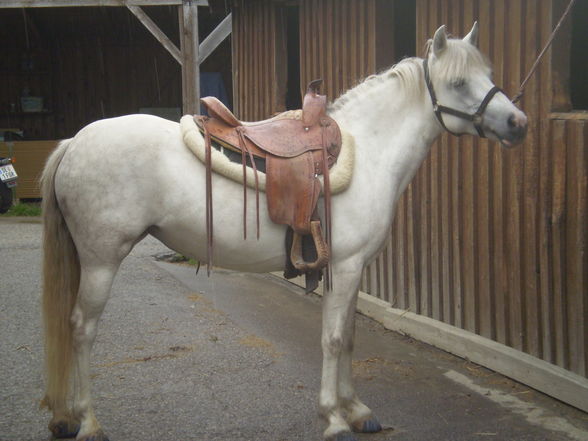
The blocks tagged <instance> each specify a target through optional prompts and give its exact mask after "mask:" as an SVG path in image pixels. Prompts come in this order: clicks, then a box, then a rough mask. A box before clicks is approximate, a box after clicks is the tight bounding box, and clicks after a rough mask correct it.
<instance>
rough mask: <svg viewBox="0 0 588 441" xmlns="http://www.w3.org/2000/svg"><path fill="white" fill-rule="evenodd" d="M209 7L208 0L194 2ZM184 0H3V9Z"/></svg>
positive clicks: (163, 3)
mask: <svg viewBox="0 0 588 441" xmlns="http://www.w3.org/2000/svg"><path fill="white" fill-rule="evenodd" d="M194 3H195V5H196V6H208V0H194ZM181 4H182V0H2V1H0V9H1V8H64V7H74V6H75V7H79V6H129V5H130V6H174V5H175V6H179V5H181Z"/></svg>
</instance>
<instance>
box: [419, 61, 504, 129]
mask: <svg viewBox="0 0 588 441" xmlns="http://www.w3.org/2000/svg"><path fill="white" fill-rule="evenodd" d="M428 61H429V60H428V58H425V59H424V60H423V69H424V71H425V84H426V85H427V89H428V90H429V95H430V96H431V103H432V104H433V111H434V112H435V116H436V117H437V119H438V120H439V122H440V123H441V126H442V127H443V128H444V129H445V130H447V131H448V132H449V133H451V134H453V135H456V136H461V135H463V133H455V132H453V131H451V130H449V129H448V128H447V126H446V125H445V123H444V122H443V115H442V114H443V113H448V114H449V115H453V116H457V117H458V118H461V119H465V120H466V121H471V122H472V123H473V124H474V127H475V128H476V131H477V132H478V135H480V137H481V138H486V134H485V133H484V129H482V121H483V120H484V116H483V115H484V112H485V111H486V107H488V104H489V103H490V101H491V100H492V98H494V95H496V94H497V93H498V92H502V89H501V88H500V87H498V86H494V87H492V89H490V90H489V91H488V93H487V94H486V96H485V97H484V99H483V100H482V102H481V103H480V106H479V107H478V110H476V112H475V113H465V112H462V111H461V110H457V109H453V108H451V107H446V106H443V105H441V104H439V101H437V95H435V90H434V89H433V83H432V82H431V76H430V75H429V63H428Z"/></svg>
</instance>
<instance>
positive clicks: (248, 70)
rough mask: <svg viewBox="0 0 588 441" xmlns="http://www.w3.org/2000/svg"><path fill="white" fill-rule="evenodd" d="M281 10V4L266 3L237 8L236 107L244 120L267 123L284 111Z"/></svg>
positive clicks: (239, 4) (248, 3)
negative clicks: (280, 77) (281, 97)
mask: <svg viewBox="0 0 588 441" xmlns="http://www.w3.org/2000/svg"><path fill="white" fill-rule="evenodd" d="M278 10H279V6H278V4H276V3H273V2H268V1H262V0H249V1H245V0H238V1H235V3H234V5H233V66H234V68H233V89H234V90H235V95H234V101H233V104H234V110H235V114H236V115H237V116H238V117H239V118H241V119H243V120H248V121H254V120H259V119H265V118H268V117H270V116H271V115H272V114H273V113H275V112H278V111H281V110H284V104H283V103H280V102H278V101H279V100H278V88H277V85H276V81H277V77H278V76H277V74H276V69H279V66H278V65H277V64H276V52H277V49H276V48H277V47H278V46H279V45H281V44H282V45H283V42H282V41H281V39H278V35H277V25H276V20H277V15H278ZM279 50H280V51H284V50H285V49H284V47H283V46H280V49H279Z"/></svg>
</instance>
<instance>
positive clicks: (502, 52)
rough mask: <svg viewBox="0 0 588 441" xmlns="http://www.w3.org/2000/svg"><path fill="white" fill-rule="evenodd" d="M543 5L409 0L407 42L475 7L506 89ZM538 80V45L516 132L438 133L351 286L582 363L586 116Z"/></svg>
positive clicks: (454, 24)
mask: <svg viewBox="0 0 588 441" xmlns="http://www.w3.org/2000/svg"><path fill="white" fill-rule="evenodd" d="M551 7H552V3H551V1H545V0H543V1H542V0H534V1H532V0H508V1H507V0H496V1H493V2H486V1H481V0H480V1H466V0H435V1H432V0H418V1H417V45H418V47H419V48H422V47H424V44H425V41H426V40H425V38H426V37H430V36H432V35H433V33H434V31H435V30H436V29H437V27H438V26H439V25H441V24H447V25H448V29H449V31H450V32H452V33H454V34H455V35H465V33H467V32H468V31H469V29H470V27H471V25H472V23H473V21H474V20H478V21H479V22H480V25H481V26H480V32H481V33H480V46H481V50H482V51H483V52H485V53H486V54H488V56H489V57H490V59H491V60H492V61H493V63H494V67H495V70H494V76H495V78H494V79H495V82H496V83H497V84H498V85H500V86H501V87H503V88H504V89H505V90H506V91H507V93H509V94H510V95H511V96H512V95H514V94H515V93H516V91H517V89H518V86H519V84H520V82H521V80H522V79H523V77H524V76H525V74H526V72H527V71H528V70H529V68H530V67H531V65H532V63H533V62H534V60H535V57H536V54H538V52H539V51H540V49H541V47H542V46H543V44H544V43H545V41H546V40H547V38H548V37H549V34H550V31H551V28H552V26H553V25H552V17H551V15H552V14H551ZM555 20H557V18H556V19H555ZM551 80H552V78H551V68H550V63H549V59H548V58H547V59H546V60H545V61H544V62H543V64H542V65H541V68H540V69H539V71H538V72H537V74H536V75H535V77H534V78H533V80H531V82H530V83H529V85H528V86H527V90H526V93H525V97H524V99H523V100H522V102H521V107H522V108H523V109H524V110H525V112H526V113H527V115H528V116H529V121H530V126H529V132H528V135H527V140H526V142H525V143H524V144H523V145H522V146H519V147H517V148H515V149H512V150H505V149H502V148H501V147H500V146H499V145H497V144H496V143H494V142H488V141H487V140H479V139H475V138H473V137H469V136H464V137H461V138H456V137H453V136H451V135H447V134H446V135H443V136H442V138H441V139H440V140H439V141H438V142H436V143H435V145H434V146H433V148H432V151H431V155H430V157H429V158H428V159H427V161H426V162H425V163H424V164H423V166H422V167H421V169H420V171H419V173H418V174H417V176H416V177H415V179H414V181H413V182H412V183H411V185H410V186H409V188H408V189H407V191H406V193H405V194H404V195H403V197H402V198H401V200H400V202H399V205H398V211H397V216H396V219H395V221H394V224H393V229H392V233H391V236H390V240H389V245H388V247H387V248H386V249H385V250H384V251H383V253H382V255H381V256H380V257H379V258H378V260H377V261H376V262H374V264H372V265H371V266H370V267H369V268H368V269H367V271H366V274H365V277H364V284H363V289H365V290H367V291H368V292H370V293H371V294H373V295H375V296H378V297H380V298H382V299H384V300H387V301H389V302H390V303H391V304H392V305H393V306H394V307H396V308H401V309H408V310H410V311H412V312H416V313H419V314H422V315H426V316H428V317H432V318H434V319H437V320H441V321H443V322H446V323H449V324H452V325H454V326H457V327H459V328H463V329H465V330H468V331H471V332H474V333H477V334H479V335H482V336H484V337H487V338H490V339H492V340H495V341H498V342H500V343H503V344H505V345H508V346H510V347H513V348H515V349H518V350H521V351H524V352H527V353H529V354H531V355H534V356H536V357H539V358H542V359H544V360H546V361H548V362H551V363H554V364H557V365H559V366H561V367H563V368H565V369H568V370H571V371H573V372H575V373H577V374H580V375H583V376H586V375H587V365H588V363H587V358H588V349H587V347H588V337H587V327H586V323H587V321H588V299H587V297H588V295H587V294H588V257H587V255H586V231H587V228H586V220H587V216H586V214H587V213H586V212H587V204H588V202H587V200H588V198H587V194H586V193H587V180H588V170H587V169H588V166H587V164H588V150H587V149H586V141H587V139H588V138H587V133H588V128H587V121H586V120H583V119H574V118H573V117H572V116H571V115H568V116H565V115H564V116H561V117H562V118H563V119H557V120H555V119H553V118H551V117H550V115H549V111H550V106H551V96H550V93H551V87H550V84H551Z"/></svg>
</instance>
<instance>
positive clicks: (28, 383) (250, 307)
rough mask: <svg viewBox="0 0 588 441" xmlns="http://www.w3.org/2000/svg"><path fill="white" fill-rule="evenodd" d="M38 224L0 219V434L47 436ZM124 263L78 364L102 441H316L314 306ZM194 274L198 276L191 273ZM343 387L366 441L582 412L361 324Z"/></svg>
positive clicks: (528, 438)
mask: <svg viewBox="0 0 588 441" xmlns="http://www.w3.org/2000/svg"><path fill="white" fill-rule="evenodd" d="M40 236H41V226H40V224H39V223H38V221H35V220H32V221H31V220H27V219H12V220H10V219H8V220H7V219H6V218H0V271H1V273H0V336H1V338H0V397H1V398H2V400H0V440H2V441H4V440H5V441H41V440H46V439H48V432H47V430H46V423H47V420H48V415H47V414H46V413H45V412H44V411H41V410H39V409H38V403H39V399H40V397H41V396H42V371H41V365H42V346H41V331H40V326H39V323H40V320H39V293H40V280H39V273H40V271H39V270H40ZM165 250H166V249H165V247H163V246H162V245H161V244H160V243H158V242H157V241H155V240H153V239H148V240H145V241H144V242H142V243H141V244H139V245H138V246H137V247H136V248H135V250H134V251H133V253H132V254H131V256H130V257H129V258H128V259H127V260H126V261H125V262H124V264H123V267H122V268H121V271H120V273H119V276H118V278H117V281H116V283H115V286H114V289H113V294H112V298H111V300H110V302H109V304H108V305H107V308H106V311H105V314H104V316H103V320H102V324H101V328H100V332H99V335H98V339H97V343H96V347H95V352H94V354H95V358H94V364H93V382H94V396H95V398H96V410H97V414H98V417H99V419H100V421H101V423H102V425H103V426H104V428H105V430H106V431H107V433H108V434H109V436H110V438H111V440H112V441H137V440H141V441H152V440H153V441H155V440H158V441H161V440H172V441H176V440H178V441H179V440H182V441H184V440H203V441H213V440H214V441H216V440H218V441H240V440H243V441H254V440H255V441H258V440H259V441H296V440H305V441H309V440H317V441H318V440H320V434H321V433H322V430H323V429H324V425H323V423H322V422H321V421H320V420H319V419H318V418H317V416H316V407H317V406H316V397H317V392H318V388H319V373H320V372H319V371H320V360H321V353H320V345H319V334H320V299H319V298H317V297H315V296H305V295H304V294H302V293H301V291H300V290H299V289H298V288H295V287H293V286H292V285H290V284H288V283H286V282H282V281H279V280H276V279H275V278H273V277H272V276H269V275H243V274H238V273H231V272H225V271H217V272H215V274H214V276H213V277H212V278H210V279H208V278H206V276H205V275H204V274H200V275H198V276H196V275H195V274H194V268H193V267H189V266H185V265H178V264H167V263H160V262H156V261H155V260H154V259H153V257H152V256H153V255H155V254H157V253H161V252H162V251H165ZM203 273H204V271H203ZM357 333H358V335H357V349H356V354H355V355H356V357H355V359H356V361H355V362H354V368H355V377H356V383H357V388H358V391H359V393H360V395H361V396H362V397H363V399H364V400H365V401H366V403H367V404H368V405H370V406H371V407H372V409H374V411H375V413H376V414H377V415H378V416H379V418H380V419H381V420H382V421H383V422H384V423H385V424H389V425H392V426H393V427H394V430H389V431H386V432H384V433H381V434H377V435H362V436H360V439H361V440H362V441H363V440H366V441H367V440H370V441H383V440H407V441H408V440H414V441H434V440H439V441H441V440H444V441H445V440H451V441H461V440H464V441H466V440H467V441H471V440H491V441H494V440H496V441H498V440H500V441H502V440H513V441H514V440H516V441H559V440H561V441H563V440H588V415H586V414H585V413H582V412H579V411H577V410H575V409H572V408H570V407H568V406H565V405H563V404H561V403H559V402H557V401H555V400H552V399H550V398H549V397H546V396H544V395H542V394H540V393H538V392H535V391H533V390H530V389H528V388H526V387H524V386H521V385H519V384H517V383H514V382H512V381H510V380H508V379H506V378H504V377H502V376H500V375H497V374H494V373H492V372H490V371H487V370H485V369H482V368H480V367H478V366H476V365H472V364H470V363H467V362H466V361H464V360H461V359H458V358H456V357H453V356H451V355H449V354H447V353H444V352H442V351H438V350H436V349H434V348H431V347H429V346H427V345H424V344H421V343H418V342H415V341H413V340H411V339H409V338H406V337H403V336H400V335H398V334H396V333H393V332H389V331H386V330H384V329H383V328H382V327H380V326H379V325H377V324H375V323H373V322H372V321H370V320H369V319H366V318H363V317H360V318H359V322H358V329H357Z"/></svg>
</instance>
